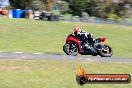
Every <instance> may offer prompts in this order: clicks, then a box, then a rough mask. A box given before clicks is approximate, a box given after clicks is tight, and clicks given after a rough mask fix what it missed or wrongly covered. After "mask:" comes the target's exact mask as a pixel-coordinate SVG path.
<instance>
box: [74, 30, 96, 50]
mask: <svg viewBox="0 0 132 88" xmlns="http://www.w3.org/2000/svg"><path fill="white" fill-rule="evenodd" d="M74 34H75V36H76V37H77V38H78V39H80V40H81V41H82V43H81V44H82V46H83V48H84V47H86V48H87V49H90V48H91V47H93V45H94V41H95V38H94V37H93V35H92V34H91V33H87V32H85V31H81V32H80V33H78V34H77V33H74Z"/></svg>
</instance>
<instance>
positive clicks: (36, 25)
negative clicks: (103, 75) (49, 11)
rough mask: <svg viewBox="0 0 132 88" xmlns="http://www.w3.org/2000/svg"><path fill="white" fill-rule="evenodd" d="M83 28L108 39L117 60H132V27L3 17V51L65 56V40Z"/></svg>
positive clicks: (0, 32) (0, 38)
mask: <svg viewBox="0 0 132 88" xmlns="http://www.w3.org/2000/svg"><path fill="white" fill-rule="evenodd" d="M76 26H80V27H81V28H82V29H84V30H86V31H87V32H91V33H93V35H94V36H95V37H106V38H108V41H107V42H106V44H109V45H110V46H111V47H112V48H113V51H114V56H115V57H127V58H132V54H131V52H132V27H128V26H121V25H110V24H94V23H76V22H47V21H35V20H28V19H8V18H2V17H0V51H5V52H13V51H21V52H42V53H58V54H64V52H63V51H62V46H63V45H64V43H65V38H66V37H67V35H68V34H70V33H72V32H73V29H74V28H75V27H76Z"/></svg>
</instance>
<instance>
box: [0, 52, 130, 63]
mask: <svg viewBox="0 0 132 88" xmlns="http://www.w3.org/2000/svg"><path fill="white" fill-rule="evenodd" d="M0 59H24V60H26V59H27V60H29V59H34V60H39V59H43V60H65V61H67V60H68V61H87V62H130V63H132V59H130V58H129V59H128V58H115V57H100V56H88V55H79V56H69V55H63V54H44V53H24V52H0Z"/></svg>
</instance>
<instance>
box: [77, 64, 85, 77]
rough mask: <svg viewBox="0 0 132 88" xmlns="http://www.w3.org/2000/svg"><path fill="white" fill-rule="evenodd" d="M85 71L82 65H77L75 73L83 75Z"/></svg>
mask: <svg viewBox="0 0 132 88" xmlns="http://www.w3.org/2000/svg"><path fill="white" fill-rule="evenodd" d="M85 74H86V71H85V70H84V69H83V68H82V65H80V66H79V68H78V70H77V75H78V76H80V75H85Z"/></svg>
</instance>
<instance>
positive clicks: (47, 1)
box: [43, 0, 57, 11]
mask: <svg viewBox="0 0 132 88" xmlns="http://www.w3.org/2000/svg"><path fill="white" fill-rule="evenodd" d="M56 1H57V0H43V2H44V4H45V10H46V11H51V10H52V7H53V5H54V4H55V2H56Z"/></svg>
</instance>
